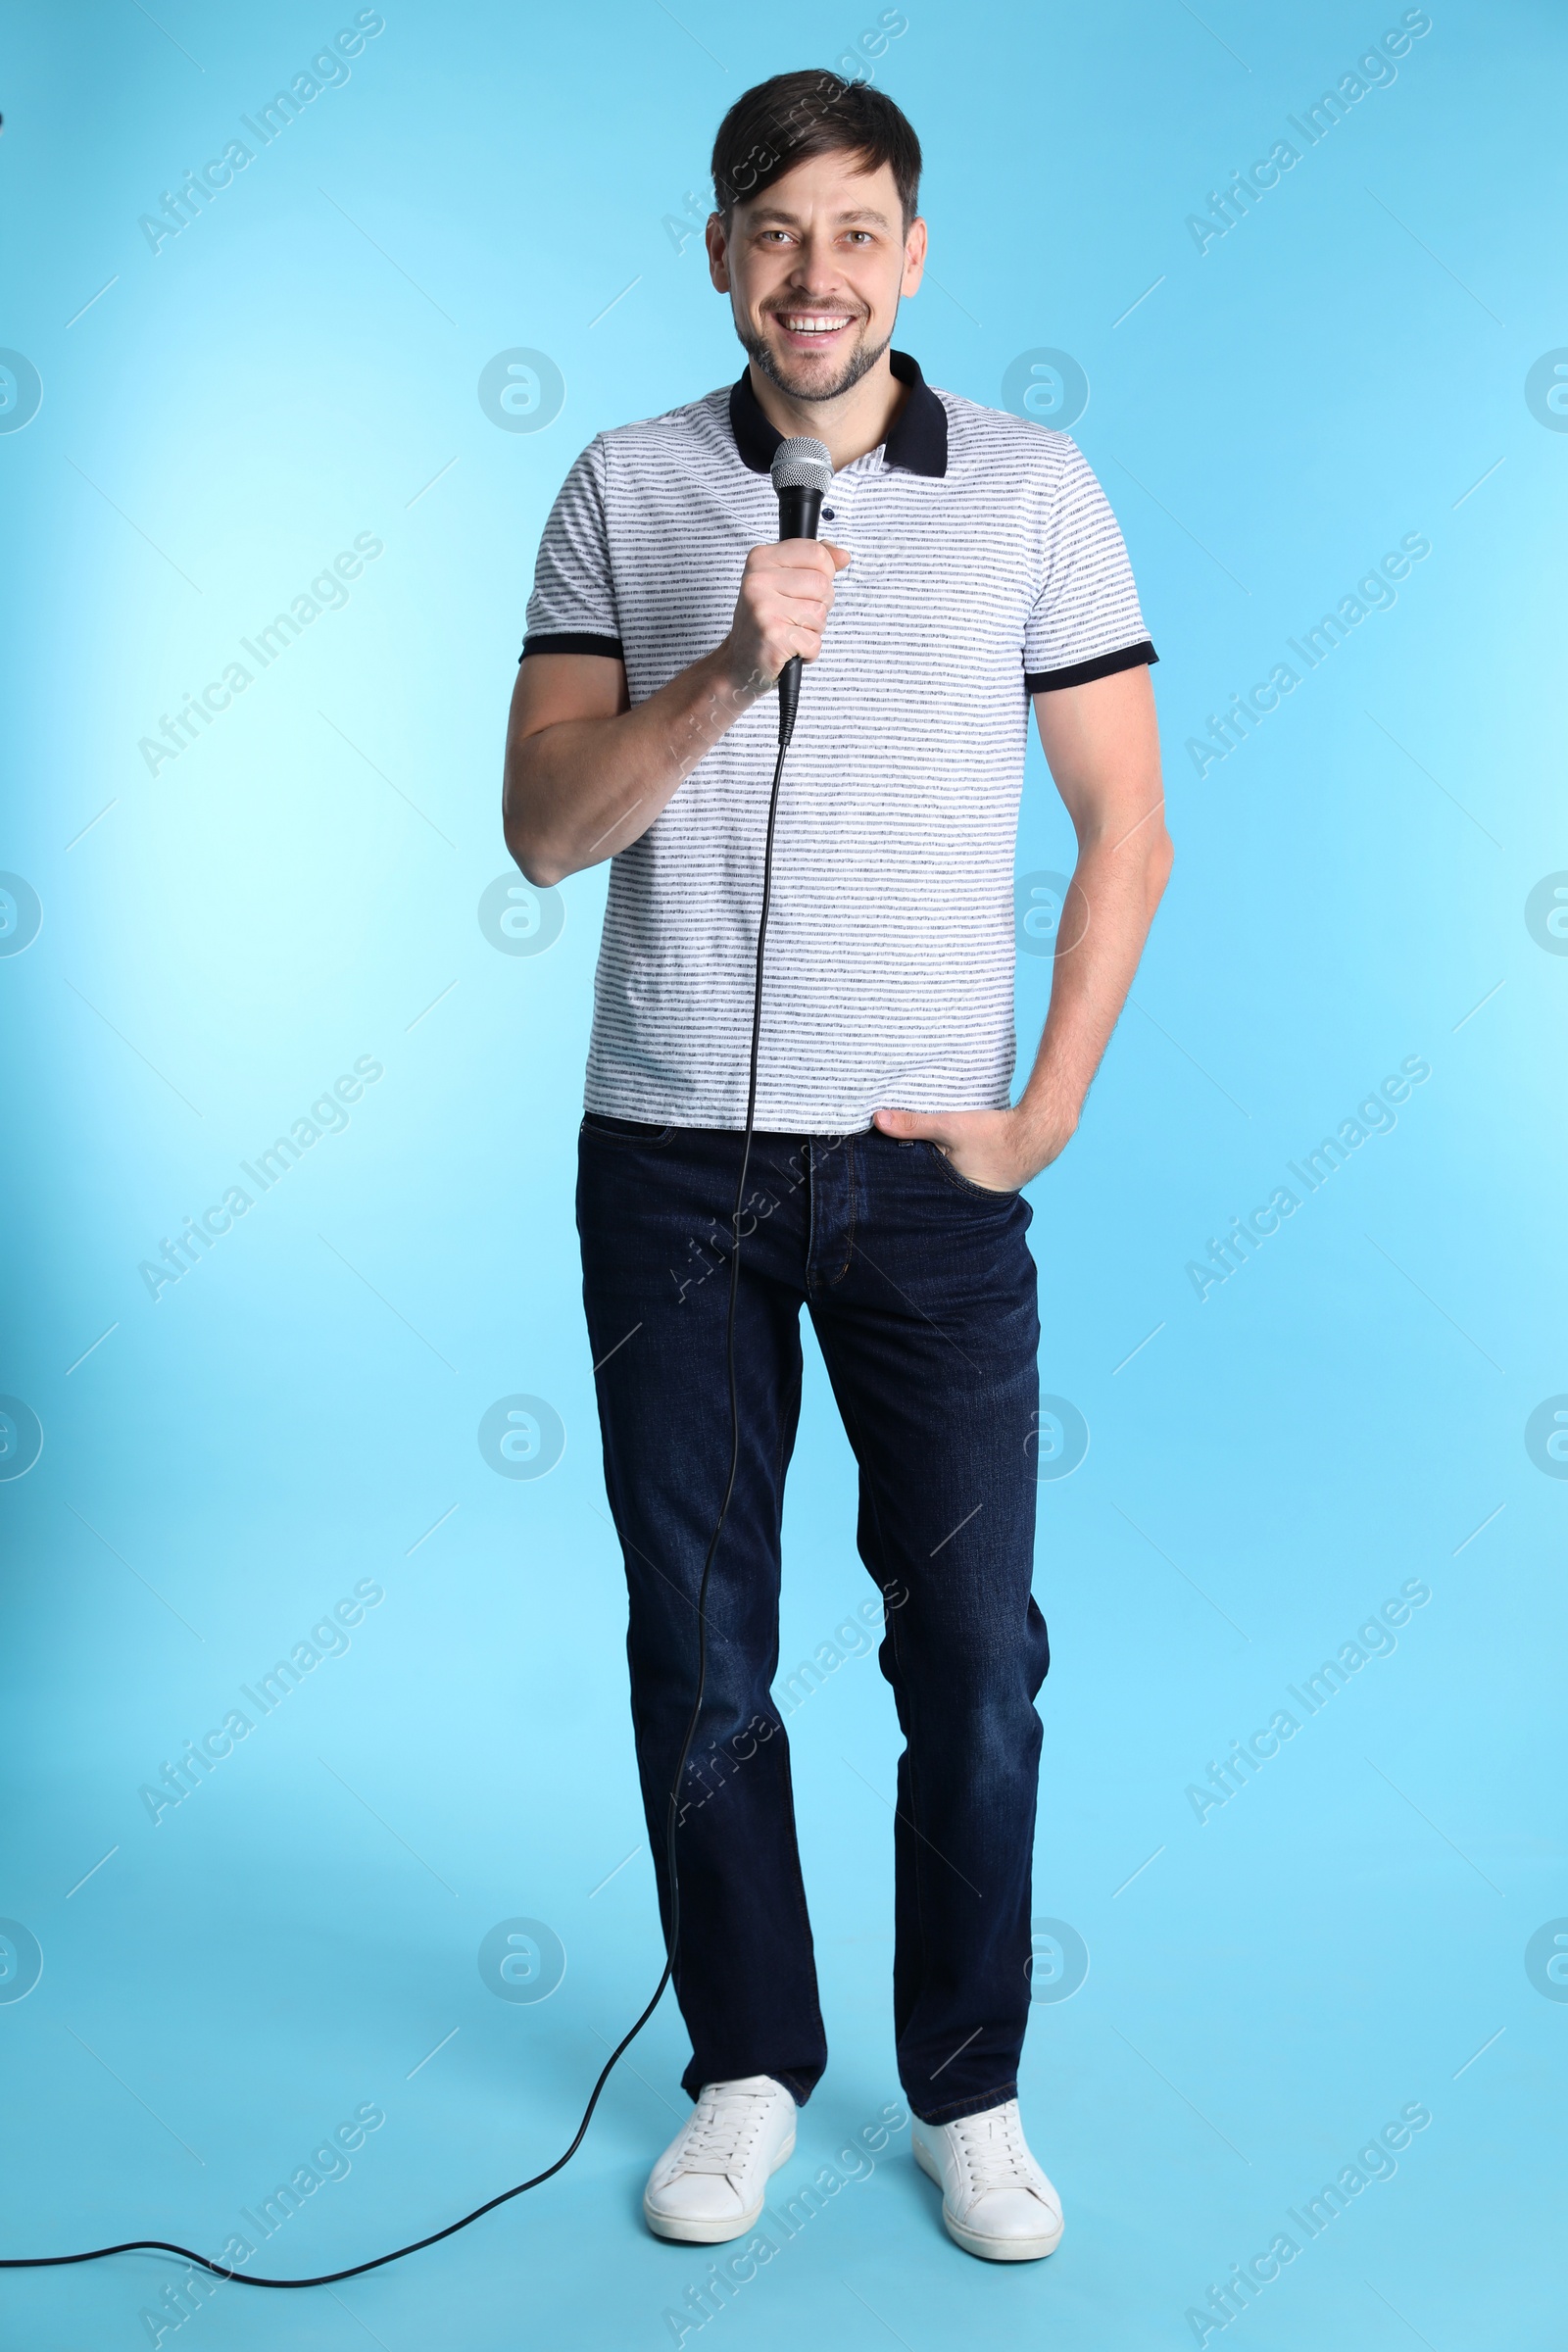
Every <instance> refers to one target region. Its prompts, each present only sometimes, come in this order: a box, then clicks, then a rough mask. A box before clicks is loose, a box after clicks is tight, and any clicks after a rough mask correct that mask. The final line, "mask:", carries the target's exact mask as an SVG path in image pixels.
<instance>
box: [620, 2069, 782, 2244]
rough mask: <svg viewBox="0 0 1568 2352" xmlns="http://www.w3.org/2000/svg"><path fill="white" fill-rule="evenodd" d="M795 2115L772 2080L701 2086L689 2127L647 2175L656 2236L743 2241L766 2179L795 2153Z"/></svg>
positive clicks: (646, 2210)
mask: <svg viewBox="0 0 1568 2352" xmlns="http://www.w3.org/2000/svg"><path fill="white" fill-rule="evenodd" d="M795 2116H796V2107H795V2101H794V2100H793V2099H792V2098H791V2097H790V2094H789V2092H788V2091H787V2090H786V2089H785V2087H784V2085H783V2083H782V2082H774V2080H773V2078H772V2076H771V2075H747V2076H745V2077H743V2078H742V2080H741V2081H740V2082H705V2083H704V2085H703V2089H702V2095H701V2097H700V2098H699V2099H698V2101H697V2105H696V2108H695V2109H694V2111H693V2114H692V2119H691V2122H690V2123H689V2124H687V2125H686V2127H685V2129H684V2130H683V2131H677V2132H676V2134H675V2137H674V2138H673V2139H672V2140H671V2141H670V2143H669V2145H668V2147H667V2148H666V2149H665V2150H664V2153H663V2154H662V2156H661V2158H660V2159H659V2162H658V2163H657V2164H656V2165H655V2167H654V2169H653V2171H652V2172H651V2173H650V2174H649V2176H648V2186H647V2188H646V2189H645V2190H644V2191H643V2218H644V2220H645V2221H646V2222H647V2224H648V2227H649V2229H652V2230H653V2232H654V2234H655V2236H656V2237H676V2238H681V2239H683V2240H684V2241H685V2242H687V2243H688V2244H691V2245H698V2246H716V2245H721V2244H722V2243H723V2241H724V2240H725V2239H726V2238H730V2237H743V2236H744V2235H745V2233H746V2231H747V2230H748V2229H751V2227H752V2225H753V2223H754V2222H755V2221H756V2220H757V2218H758V2216H759V2214H760V2212H761V2210H762V2199H763V2198H764V2196H765V2195H766V2194H767V2183H768V2180H769V2178H770V2176H771V2175H772V2174H774V2173H776V2172H777V2171H778V2168H779V2166H780V2165H781V2164H782V2163H784V2161H785V2159H786V2158H787V2157H790V2156H792V2155H793V2154H794V2153H795Z"/></svg>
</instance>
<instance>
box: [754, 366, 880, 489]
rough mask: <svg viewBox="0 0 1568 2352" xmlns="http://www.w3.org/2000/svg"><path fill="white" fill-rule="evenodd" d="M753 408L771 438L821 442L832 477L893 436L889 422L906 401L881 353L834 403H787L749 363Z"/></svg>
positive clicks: (798, 401)
mask: <svg viewBox="0 0 1568 2352" xmlns="http://www.w3.org/2000/svg"><path fill="white" fill-rule="evenodd" d="M749 372H750V374H751V379H752V390H753V391H754V392H755V393H756V395H757V405H758V407H759V408H760V410H761V412H762V415H763V416H764V417H766V418H767V421H768V423H769V424H770V425H772V427H773V429H774V431H775V432H779V433H782V434H783V435H784V437H785V439H786V440H792V439H794V438H795V437H796V436H798V435H809V437H810V438H811V439H812V440H813V441H821V442H824V443H825V444H826V446H827V453H828V455H829V457H830V458H831V459H832V461H833V467H834V471H835V472H837V470H838V468H839V467H840V466H850V465H853V464H854V462H855V460H856V459H857V458H863V457H864V456H865V455H866V454H867V452H868V451H870V450H873V449H880V447H881V446H882V443H883V442H884V441H885V440H886V439H887V437H888V435H889V433H890V432H891V431H892V430H893V423H894V419H895V418H896V417H897V416H898V414H899V411H900V410H901V409H902V408H903V406H904V404H905V402H906V401H907V398H908V397H909V387H908V385H907V384H901V383H900V382H899V380H898V377H897V376H896V375H895V374H894V372H893V369H892V368H891V367H890V366H889V365H888V354H887V353H886V352H884V353H883V354H882V357H881V358H880V359H879V360H878V362H877V364H876V366H875V367H874V368H871V369H870V370H869V372H868V373H866V374H865V375H862V376H861V378H860V380H859V382H858V384H852V385H851V386H850V389H849V390H848V391H847V392H844V393H841V394H840V395H839V397H838V399H837V400H793V399H792V398H791V397H790V395H789V393H787V392H785V391H782V390H781V389H780V388H779V386H778V385H777V384H775V383H774V382H773V380H772V378H771V376H767V375H764V374H763V373H762V371H761V369H760V368H759V367H758V365H757V362H756V361H755V360H754V361H753V362H752V363H751V368H750V370H749Z"/></svg>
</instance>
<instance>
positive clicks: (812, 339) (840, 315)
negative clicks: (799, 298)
mask: <svg viewBox="0 0 1568 2352" xmlns="http://www.w3.org/2000/svg"><path fill="white" fill-rule="evenodd" d="M772 316H773V320H774V323H775V325H777V326H780V327H782V328H783V330H784V332H785V334H787V335H788V336H790V337H791V338H792V339H793V340H794V341H796V342H798V343H819V342H826V341H827V339H828V338H829V337H830V336H832V335H837V334H841V333H842V332H843V330H844V328H845V327H847V326H853V325H854V324H855V320H854V319H853V318H852V316H851V315H850V313H849V312H848V311H775V312H774V313H773V314H772Z"/></svg>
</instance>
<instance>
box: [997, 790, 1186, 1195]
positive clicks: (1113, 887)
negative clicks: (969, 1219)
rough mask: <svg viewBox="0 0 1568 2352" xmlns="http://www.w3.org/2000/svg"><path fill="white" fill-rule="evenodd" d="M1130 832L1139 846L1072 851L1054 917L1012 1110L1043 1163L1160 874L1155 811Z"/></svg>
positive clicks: (1128, 975) (1071, 1119)
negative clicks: (1037, 1014)
mask: <svg viewBox="0 0 1568 2352" xmlns="http://www.w3.org/2000/svg"><path fill="white" fill-rule="evenodd" d="M1139 831H1141V832H1143V833H1144V834H1145V835H1146V836H1147V838H1146V839H1145V840H1143V841H1140V840H1139V839H1138V837H1137V834H1136V833H1135V834H1134V835H1133V836H1131V837H1130V838H1128V839H1125V840H1123V841H1121V842H1116V841H1113V840H1111V839H1109V838H1108V837H1105V836H1101V837H1096V838H1091V839H1089V840H1087V841H1086V842H1085V843H1084V844H1083V845H1082V846H1081V848H1080V851H1079V856H1078V863H1077V866H1076V868H1075V869H1074V872H1073V877H1072V881H1071V884H1070V885H1069V887H1068V891H1067V897H1066V901H1065V904H1064V905H1063V907H1062V910H1061V921H1060V924H1059V926H1058V929H1057V934H1056V954H1055V961H1054V968H1053V974H1052V991H1051V1010H1050V1012H1049V1014H1048V1015H1047V1018H1046V1025H1045V1029H1044V1031H1043V1032H1042V1035H1041V1039H1040V1048H1039V1051H1038V1053H1037V1054H1036V1055H1035V1063H1034V1068H1033V1070H1032V1071H1031V1072H1030V1076H1029V1082H1028V1084H1027V1086H1026V1087H1025V1088H1024V1091H1023V1094H1022V1096H1021V1097H1020V1098H1019V1102H1018V1105H1017V1107H1018V1110H1019V1111H1020V1112H1021V1113H1022V1114H1023V1116H1024V1119H1025V1122H1026V1125H1027V1126H1028V1128H1029V1129H1031V1130H1032V1131H1034V1132H1036V1133H1038V1135H1039V1136H1040V1138H1041V1141H1042V1143H1044V1144H1047V1145H1049V1146H1050V1148H1051V1156H1053V1157H1054V1154H1055V1152H1059V1151H1060V1149H1061V1147H1062V1145H1063V1144H1064V1143H1065V1142H1066V1141H1067V1139H1068V1137H1069V1136H1070V1135H1071V1134H1072V1132H1073V1130H1074V1128H1075V1127H1076V1126H1077V1124H1078V1119H1079V1116H1080V1114H1081V1112H1082V1110H1083V1105H1084V1098H1085V1097H1086V1096H1087V1094H1088V1092H1089V1088H1090V1084H1091V1081H1092V1080H1093V1078H1094V1075H1095V1072H1096V1071H1097V1070H1098V1069H1099V1067H1100V1063H1101V1060H1102V1057H1103V1054H1104V1051H1105V1048H1106V1046H1107V1045H1108V1044H1109V1042H1110V1036H1111V1032H1112V1030H1113V1029H1114V1028H1115V1026H1116V1023H1117V1021H1118V1019H1119V1018H1120V1016H1121V1008H1122V1006H1123V1005H1124V1004H1125V1003H1126V1001H1127V992H1128V990H1129V989H1130V988H1131V987H1132V984H1133V976H1134V974H1135V973H1136V971H1137V969H1138V963H1139V958H1140V957H1141V956H1142V955H1143V952H1144V942H1145V941H1146V940H1147V938H1148V936H1149V927H1150V925H1151V923H1152V921H1153V918H1154V910H1155V908H1156V907H1158V905H1159V901H1160V896H1161V894H1162V892H1163V890H1164V888H1165V883H1166V881H1167V879H1168V877H1169V874H1170V868H1171V849H1170V842H1169V838H1168V836H1167V835H1166V832H1165V829H1164V824H1163V822H1162V819H1161V812H1160V810H1159V809H1157V808H1156V809H1153V810H1152V812H1151V815H1150V817H1149V819H1148V821H1147V823H1146V824H1145V825H1144V826H1142V827H1140V828H1139Z"/></svg>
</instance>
